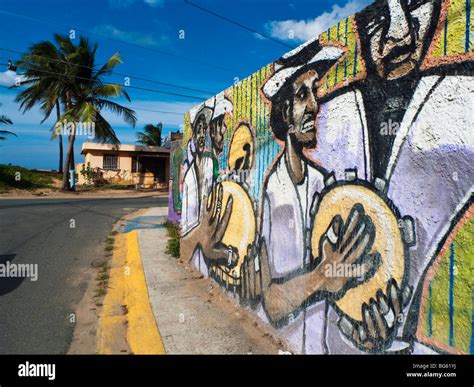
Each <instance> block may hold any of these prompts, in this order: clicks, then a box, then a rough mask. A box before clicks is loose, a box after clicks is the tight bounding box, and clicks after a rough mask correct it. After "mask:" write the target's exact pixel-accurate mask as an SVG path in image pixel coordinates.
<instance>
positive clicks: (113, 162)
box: [103, 155, 119, 169]
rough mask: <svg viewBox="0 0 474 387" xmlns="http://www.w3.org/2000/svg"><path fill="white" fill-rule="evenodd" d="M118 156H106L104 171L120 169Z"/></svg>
mask: <svg viewBox="0 0 474 387" xmlns="http://www.w3.org/2000/svg"><path fill="white" fill-rule="evenodd" d="M118 168H119V165H118V156H117V155H104V164H103V169H118Z"/></svg>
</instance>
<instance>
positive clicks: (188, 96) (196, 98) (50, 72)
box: [0, 63, 205, 101]
mask: <svg viewBox="0 0 474 387" xmlns="http://www.w3.org/2000/svg"><path fill="white" fill-rule="evenodd" d="M0 66H8V64H6V63H0ZM17 68H20V69H23V70H28V69H29V68H28V67H24V66H17ZM35 71H39V72H41V73H45V74H52V75H61V76H64V77H70V78H75V79H81V80H85V81H93V79H92V78H86V77H79V76H77V75H72V74H62V73H56V72H54V71H47V70H39V69H35ZM18 75H24V74H18ZM102 84H103V85H112V86H122V87H128V88H130V89H136V90H141V91H149V92H152V93H158V94H166V95H172V96H175V97H182V98H189V99H194V100H198V101H205V99H204V98H201V97H195V96H193V95H186V94H179V93H172V92H168V91H163V90H156V89H148V88H145V87H138V86H130V85H123V84H121V83H109V82H102Z"/></svg>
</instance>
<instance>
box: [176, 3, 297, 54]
mask: <svg viewBox="0 0 474 387" xmlns="http://www.w3.org/2000/svg"><path fill="white" fill-rule="evenodd" d="M184 2H185V3H186V4H189V5H191V6H192V7H195V8H197V9H200V10H201V11H203V12H206V13H208V14H210V15H213V16H215V17H218V18H220V19H222V20H225V21H226V22H229V23H231V24H234V25H236V26H238V27H240V28H243V29H244V30H247V31H250V32H253V33H254V34H257V35H260V36H261V37H263V38H266V39H269V40H272V41H274V42H275V43H278V44H280V45H282V46H285V47H287V48H291V49H294V48H295V46H290V45H289V44H286V43H283V42H281V41H280V40H278V39H275V38H272V37H271V36H268V35H265V34H262V33H261V32H259V31H257V30H254V29H253V28H250V27H247V26H246V25H243V24H242V23H239V22H236V21H234V20H232V19H229V18H228V17H226V16H222V15H219V14H217V13H215V12H213V11H211V10H209V9H207V8H204V7H202V6H200V5H197V4H195V3H191V2H190V1H188V0H184Z"/></svg>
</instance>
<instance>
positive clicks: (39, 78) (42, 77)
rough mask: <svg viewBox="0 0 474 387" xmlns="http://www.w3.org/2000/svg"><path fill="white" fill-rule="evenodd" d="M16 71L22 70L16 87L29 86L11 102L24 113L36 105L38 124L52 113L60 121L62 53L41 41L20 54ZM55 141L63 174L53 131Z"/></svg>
mask: <svg viewBox="0 0 474 387" xmlns="http://www.w3.org/2000/svg"><path fill="white" fill-rule="evenodd" d="M16 64H17V67H20V68H23V69H25V70H26V71H25V72H24V74H23V75H24V80H23V81H22V82H20V85H27V86H29V87H28V88H27V89H26V90H24V91H22V92H20V93H19V94H18V95H17V97H16V99H15V101H16V102H20V103H21V105H20V109H21V110H22V111H23V113H25V112H26V111H28V110H30V109H31V108H32V107H33V106H35V105H38V104H39V105H40V107H41V110H42V111H43V114H44V117H43V120H42V121H41V123H43V122H44V121H46V120H47V119H48V118H49V116H50V115H51V113H52V112H53V110H55V111H56V120H57V122H59V120H60V117H61V108H60V103H61V101H60V98H61V96H62V95H64V91H65V89H66V87H67V85H68V81H70V79H68V78H67V77H65V76H64V74H66V65H67V63H66V61H65V58H64V56H63V55H62V53H61V52H60V51H59V50H58V49H57V48H56V46H55V45H54V44H53V43H52V42H49V41H42V42H40V43H37V44H34V45H33V46H31V47H30V49H29V52H28V53H26V54H24V55H23V56H22V58H21V59H20V60H19V61H18V62H17V63H16ZM53 129H54V126H53ZM56 135H57V137H58V142H59V167H58V170H59V172H60V173H62V172H63V136H62V134H61V133H60V132H59V133H56V132H54V131H53V136H52V138H54V137H56Z"/></svg>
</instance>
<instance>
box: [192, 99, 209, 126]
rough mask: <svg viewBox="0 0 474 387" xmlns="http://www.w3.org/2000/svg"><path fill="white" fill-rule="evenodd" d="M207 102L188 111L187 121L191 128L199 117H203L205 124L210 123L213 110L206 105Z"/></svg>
mask: <svg viewBox="0 0 474 387" xmlns="http://www.w3.org/2000/svg"><path fill="white" fill-rule="evenodd" d="M213 98H214V97H213ZM207 102H208V101H206V102H204V103H202V104H200V105H198V106H196V107H194V108H192V109H191V110H190V111H189V119H190V122H191V126H192V127H194V124H195V121H196V119H197V118H198V117H199V116H201V115H204V118H205V120H206V122H207V123H209V122H210V121H211V117H212V111H213V109H212V107H210V106H208V105H207Z"/></svg>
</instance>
